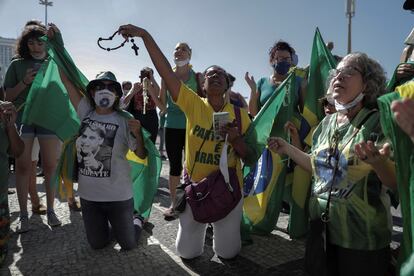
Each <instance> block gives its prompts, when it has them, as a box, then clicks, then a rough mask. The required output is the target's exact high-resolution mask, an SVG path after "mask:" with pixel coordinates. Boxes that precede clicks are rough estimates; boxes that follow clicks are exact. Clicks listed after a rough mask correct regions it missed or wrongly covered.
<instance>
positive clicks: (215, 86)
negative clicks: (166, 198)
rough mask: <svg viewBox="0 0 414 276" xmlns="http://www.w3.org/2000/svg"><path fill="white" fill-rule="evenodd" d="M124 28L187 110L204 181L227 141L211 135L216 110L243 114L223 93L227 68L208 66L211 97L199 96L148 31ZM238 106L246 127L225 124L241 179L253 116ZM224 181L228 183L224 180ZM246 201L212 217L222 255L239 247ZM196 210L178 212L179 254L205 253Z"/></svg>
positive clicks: (196, 172)
mask: <svg viewBox="0 0 414 276" xmlns="http://www.w3.org/2000/svg"><path fill="white" fill-rule="evenodd" d="M119 32H120V33H121V34H122V35H123V36H124V37H132V36H138V37H141V38H142V39H143V41H144V43H145V46H146V47H147V50H148V53H149V55H150V56H151V59H152V61H153V63H154V65H155V67H156V68H157V70H158V73H159V74H160V75H161V77H162V79H163V80H164V82H165V84H166V85H167V88H168V91H169V92H170V95H171V97H172V99H173V100H174V101H175V103H176V104H177V105H178V107H179V108H180V109H181V110H182V111H183V112H184V113H185V115H186V118H187V127H186V145H185V147H186V148H185V160H186V161H185V167H186V169H187V172H188V173H189V175H190V177H191V179H192V180H193V181H195V182H199V181H201V180H202V179H204V178H205V177H207V176H208V175H209V174H211V173H213V172H215V171H217V170H218V169H219V164H218V159H220V152H221V151H222V149H223V147H224V146H225V143H223V141H216V140H215V139H214V137H211V136H212V135H211V133H212V131H211V128H212V121H213V113H214V112H228V113H229V119H230V120H233V119H235V118H237V117H238V115H236V114H238V113H236V110H237V109H235V108H234V107H233V105H231V104H229V103H227V102H226V101H225V98H224V94H225V92H226V91H227V90H228V88H229V84H230V83H229V79H228V74H227V73H226V71H224V70H223V69H222V68H220V67H218V66H211V67H209V68H207V70H206V71H205V72H204V79H205V81H204V83H203V86H204V87H203V88H204V90H205V91H206V95H207V98H200V97H199V96H198V95H197V94H196V93H195V92H194V91H192V90H191V89H190V88H188V87H187V86H186V85H185V84H183V82H182V81H180V79H179V78H178V77H177V75H176V74H175V73H174V72H173V70H172V69H171V66H170V64H169V63H168V61H167V59H166V58H165V56H164V54H163V53H162V52H161V51H160V50H159V48H158V46H157V44H156V43H155V41H154V40H153V38H152V37H151V35H150V34H149V33H148V32H147V31H145V30H143V29H141V28H139V27H136V26H133V25H124V26H121V27H120V28H119ZM239 111H240V118H239V120H237V121H239V126H240V123H241V127H237V126H236V124H228V125H226V126H225V127H224V128H223V129H222V131H223V133H222V134H226V135H227V141H228V143H229V151H225V152H228V161H227V164H228V168H229V169H231V168H233V169H234V168H235V169H236V171H237V176H238V180H239V183H242V174H241V164H240V159H243V160H244V159H245V158H247V157H248V156H249V149H248V147H247V145H246V144H245V143H244V141H243V139H241V135H240V134H243V133H245V132H246V130H247V128H248V127H249V125H250V119H249V116H248V114H247V112H246V110H243V109H239ZM220 184H223V185H224V183H220ZM236 187H237V186H236ZM239 192H240V191H239ZM240 196H241V194H240ZM242 206H243V200H242V199H240V200H239V201H238V202H236V206H235V207H233V208H232V209H231V210H229V213H227V214H224V215H225V217H223V218H222V219H219V220H214V221H210V222H212V225H213V229H214V237H213V250H214V252H215V253H216V254H217V255H218V256H220V257H222V258H226V259H229V258H233V257H235V256H236V255H237V254H238V253H239V251H240V248H241V239H240V222H241V218H242ZM194 215H195V212H194V211H193V208H190V204H187V206H186V207H185V210H184V212H183V213H181V214H180V215H179V220H180V221H179V229H178V234H177V240H176V247H177V252H178V254H179V255H180V256H181V257H183V258H186V259H191V258H194V257H197V256H200V255H201V254H202V253H203V248H204V240H205V234H206V229H207V224H206V223H200V222H199V221H200V220H199V221H196V219H195V217H194Z"/></svg>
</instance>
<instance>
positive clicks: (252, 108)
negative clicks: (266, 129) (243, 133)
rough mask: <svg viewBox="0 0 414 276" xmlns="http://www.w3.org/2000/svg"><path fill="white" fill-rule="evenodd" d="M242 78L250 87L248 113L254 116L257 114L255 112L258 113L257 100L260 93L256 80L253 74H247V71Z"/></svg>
mask: <svg viewBox="0 0 414 276" xmlns="http://www.w3.org/2000/svg"><path fill="white" fill-rule="evenodd" d="M244 79H245V80H246V83H247V84H248V85H249V87H250V99H249V113H250V115H251V116H253V117H254V116H256V115H257V113H259V108H258V106H259V104H258V102H259V98H260V93H259V91H258V90H257V85H256V81H255V80H254V78H253V76H249V72H246V75H245V76H244Z"/></svg>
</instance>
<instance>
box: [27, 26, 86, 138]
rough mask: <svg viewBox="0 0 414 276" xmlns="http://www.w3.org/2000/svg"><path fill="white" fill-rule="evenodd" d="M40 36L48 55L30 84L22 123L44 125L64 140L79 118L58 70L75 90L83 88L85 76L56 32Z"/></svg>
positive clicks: (73, 133)
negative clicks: (53, 34) (50, 36)
mask: <svg viewBox="0 0 414 276" xmlns="http://www.w3.org/2000/svg"><path fill="white" fill-rule="evenodd" d="M41 39H42V40H44V41H45V42H46V43H47V46H48V54H49V57H48V59H47V60H46V61H45V62H44V63H43V65H42V67H41V68H40V70H39V72H38V73H37V75H36V77H35V79H34V81H33V83H32V86H31V87H30V91H29V94H28V96H27V99H26V103H25V108H24V112H23V123H24V124H28V125H31V124H36V125H38V126H41V127H44V128H46V129H48V130H51V131H53V132H54V133H55V134H56V135H57V136H58V137H59V138H60V139H61V140H62V141H65V140H67V139H69V138H70V137H72V136H73V135H75V134H76V133H77V132H78V129H79V126H80V122H79V118H78V116H77V114H76V111H75V109H74V107H73V106H72V104H71V102H70V100H69V96H68V93H67V91H66V88H65V86H64V84H63V83H62V80H61V78H60V74H59V70H62V71H63V72H64V73H65V74H66V76H67V77H68V79H69V80H70V81H71V82H72V83H73V84H74V85H75V87H77V88H78V89H79V91H85V89H86V85H87V84H88V80H87V79H86V77H85V76H84V75H83V74H82V73H81V72H80V71H79V70H78V69H77V67H76V66H75V64H74V63H73V61H72V59H71V57H70V56H69V54H68V53H67V51H66V50H65V48H64V47H63V41H62V39H61V35H60V33H56V34H55V37H54V38H53V39H51V40H49V39H48V38H47V37H46V36H44V37H42V38H41Z"/></svg>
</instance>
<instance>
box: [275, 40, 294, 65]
mask: <svg viewBox="0 0 414 276" xmlns="http://www.w3.org/2000/svg"><path fill="white" fill-rule="evenodd" d="M276 51H288V52H289V53H290V56H292V55H293V54H294V53H295V49H293V48H292V46H290V44H289V43H287V42H286V41H283V40H279V41H277V42H275V44H273V46H272V48H270V49H269V62H272V60H273V59H274V58H275V55H276Z"/></svg>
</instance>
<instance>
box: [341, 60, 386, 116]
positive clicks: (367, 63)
mask: <svg viewBox="0 0 414 276" xmlns="http://www.w3.org/2000/svg"><path fill="white" fill-rule="evenodd" d="M345 60H352V62H354V63H355V64H356V66H357V67H358V68H359V69H360V70H361V71H362V81H363V82H364V84H365V86H366V87H365V90H364V91H362V93H363V94H364V100H363V102H362V103H363V105H364V107H368V108H375V107H377V98H378V97H379V96H381V95H383V94H385V87H386V78H385V72H384V69H383V68H382V66H381V64H379V63H378V61H376V60H374V59H372V58H370V57H368V55H367V54H365V53H360V52H356V53H351V54H348V55H346V56H345V57H344V58H343V60H342V61H345Z"/></svg>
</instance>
